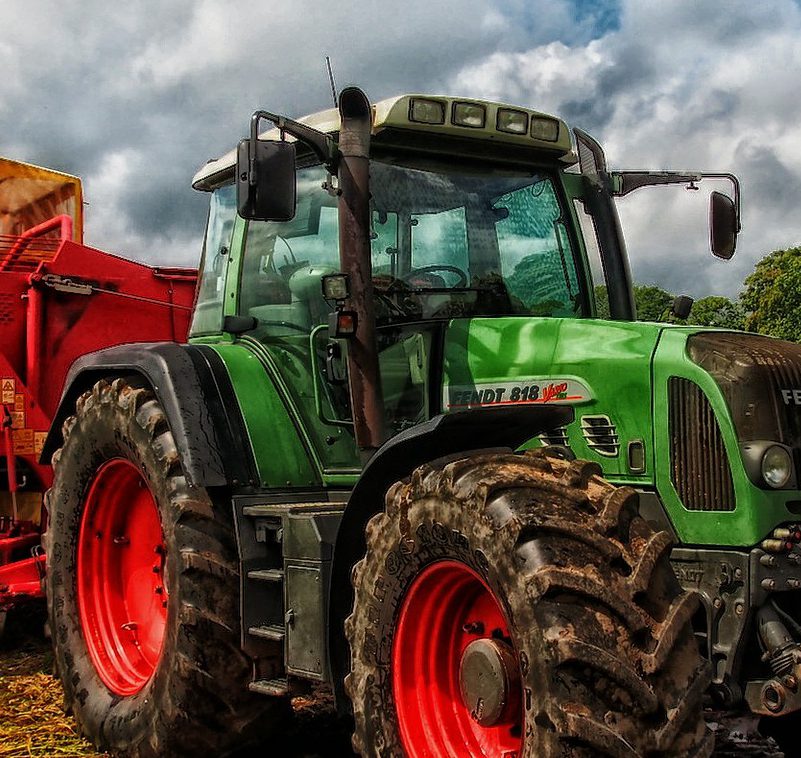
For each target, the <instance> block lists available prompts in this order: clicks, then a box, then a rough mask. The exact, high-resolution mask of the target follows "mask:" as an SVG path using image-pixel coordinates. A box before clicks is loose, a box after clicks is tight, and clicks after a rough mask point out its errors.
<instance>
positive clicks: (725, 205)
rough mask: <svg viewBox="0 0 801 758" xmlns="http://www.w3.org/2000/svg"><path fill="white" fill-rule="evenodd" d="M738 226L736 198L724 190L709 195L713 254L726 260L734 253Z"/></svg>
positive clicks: (710, 235)
mask: <svg viewBox="0 0 801 758" xmlns="http://www.w3.org/2000/svg"><path fill="white" fill-rule="evenodd" d="M738 226H739V224H738V220H737V209H736V207H735V204H734V200H732V199H731V198H730V197H729V196H728V195H725V194H724V193H723V192H717V191H715V192H713V193H712V194H711V195H710V196H709V244H710V247H711V248H712V255H714V256H715V257H716V258H721V259H723V260H724V261H727V260H729V259H730V258H731V257H732V256H733V255H734V249H735V247H736V246H737V232H738V231H739V229H738Z"/></svg>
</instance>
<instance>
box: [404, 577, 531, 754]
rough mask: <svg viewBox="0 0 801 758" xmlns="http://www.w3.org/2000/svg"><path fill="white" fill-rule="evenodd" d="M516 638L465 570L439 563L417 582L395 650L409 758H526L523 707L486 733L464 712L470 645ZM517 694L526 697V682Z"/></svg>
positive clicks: (487, 591) (486, 728)
mask: <svg viewBox="0 0 801 758" xmlns="http://www.w3.org/2000/svg"><path fill="white" fill-rule="evenodd" d="M509 637H510V635H509V625H508V623H507V621H506V617H505V614H504V612H503V610H502V609H501V606H500V604H499V603H498V600H497V598H496V597H495V595H494V594H493V592H492V590H491V589H490V588H489V586H488V585H487V583H486V582H485V581H484V580H483V579H482V578H481V577H480V576H479V575H478V574H477V573H476V572H475V571H473V570H472V569H470V568H469V567H468V566H466V565H465V564H463V563H458V562H457V561H440V562H437V563H433V564H431V565H430V566H428V567H426V568H425V569H424V570H423V571H422V572H421V573H420V574H419V576H417V577H416V578H415V580H414V581H413V582H412V585H411V587H409V589H408V591H407V593H406V595H405V597H404V599H403V602H402V604H401V607H400V611H399V614H398V623H397V627H396V630H395V639H394V641H393V644H392V692H393V696H394V699H395V709H396V713H397V717H398V725H399V729H400V738H401V744H402V745H403V748H404V751H405V752H406V755H407V756H409V758H452V757H453V756H456V755H465V756H467V755H469V756H473V757H476V756H493V757H494V758H515V757H516V756H518V755H520V754H521V752H522V723H523V713H522V706H521V707H520V708H516V709H515V710H514V712H513V714H512V715H511V717H509V718H506V719H505V720H504V721H503V723H497V724H495V725H493V726H481V725H479V724H478V723H477V722H476V721H475V720H474V718H473V717H472V716H471V713H470V709H468V707H467V706H466V705H465V704H464V702H463V699H462V696H461V692H460V684H459V667H460V661H461V659H462V653H463V652H464V651H465V648H467V646H468V645H470V644H471V643H473V642H475V641H476V640H479V639H490V640H498V639H501V638H504V639H505V640H507V641H508V640H509ZM513 686H514V687H515V688H517V689H518V690H519V689H521V685H520V683H519V681H518V682H517V683H516V684H514V685H513ZM513 694H515V695H519V694H520V693H519V692H517V693H513ZM518 702H520V701H518Z"/></svg>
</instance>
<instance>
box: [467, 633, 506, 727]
mask: <svg viewBox="0 0 801 758" xmlns="http://www.w3.org/2000/svg"><path fill="white" fill-rule="evenodd" d="M519 689H520V669H519V667H518V665H517V661H516V660H515V654H514V651H513V650H512V648H511V647H510V646H509V645H507V644H506V643H505V642H503V641H502V640H495V639H486V638H484V639H478V640H474V641H473V642H471V643H470V644H469V645H468V646H467V647H466V648H465V649H464V652H463V653H462V660H461V662H460V663H459V690H460V692H461V695H462V702H463V703H464V706H465V708H467V710H468V711H469V712H470V717H471V718H472V719H473V720H474V721H475V722H476V723H477V724H480V725H481V726H494V725H495V724H499V723H502V722H505V721H509V720H510V716H511V717H512V718H513V717H514V715H515V714H516V711H517V706H518V705H519V702H517V703H515V702H514V701H515V700H518V701H519V698H516V697H515V695H516V693H517V692H518V691H519Z"/></svg>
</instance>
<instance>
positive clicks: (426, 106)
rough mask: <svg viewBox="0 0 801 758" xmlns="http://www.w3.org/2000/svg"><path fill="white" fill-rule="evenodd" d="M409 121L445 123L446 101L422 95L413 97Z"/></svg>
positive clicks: (410, 104)
mask: <svg viewBox="0 0 801 758" xmlns="http://www.w3.org/2000/svg"><path fill="white" fill-rule="evenodd" d="M409 121H417V123H419V124H444V123H445V103H443V102H442V101H441V100H428V99H427V98H422V97H415V98H412V101H411V102H410V103H409Z"/></svg>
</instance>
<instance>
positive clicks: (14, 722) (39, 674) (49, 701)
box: [0, 611, 782, 758]
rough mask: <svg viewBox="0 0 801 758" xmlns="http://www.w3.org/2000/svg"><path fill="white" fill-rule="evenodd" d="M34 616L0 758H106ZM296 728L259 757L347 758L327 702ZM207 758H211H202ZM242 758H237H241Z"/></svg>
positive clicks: (735, 740)
mask: <svg viewBox="0 0 801 758" xmlns="http://www.w3.org/2000/svg"><path fill="white" fill-rule="evenodd" d="M42 627H43V619H42V617H41V614H40V613H38V612H37V611H27V612H23V613H17V614H15V615H12V616H10V617H9V622H8V626H7V628H6V634H5V637H4V638H3V640H1V641H0V758H84V757H86V758H108V757H107V756H105V755H104V754H102V753H97V752H96V751H95V750H94V749H93V748H92V745H91V744H90V743H89V742H87V741H86V740H84V739H83V738H82V737H81V736H80V734H79V732H78V729H77V725H76V724H75V721H74V720H73V719H72V718H70V717H69V716H66V715H65V714H64V711H63V710H62V707H61V706H62V699H61V687H60V685H59V683H58V681H57V680H56V679H54V678H53V676H52V674H51V672H52V666H53V658H52V655H51V653H50V647H49V643H48V642H47V640H46V639H45V638H44V635H43V633H42V631H41V630H42ZM293 705H294V706H295V713H296V717H297V718H296V723H295V724H294V725H293V726H292V729H291V733H289V734H287V735H286V740H285V741H284V743H283V744H281V745H276V744H275V742H273V743H272V744H271V745H269V746H265V755H275V756H282V757H283V758H348V756H351V755H352V753H351V751H350V750H349V739H348V736H347V735H346V734H344V732H343V730H342V729H341V728H338V726H337V724H336V723H335V721H334V718H333V715H332V710H331V703H330V698H327V697H325V696H324V695H323V696H320V695H319V694H318V695H316V696H315V695H314V694H312V695H310V696H308V697H299V698H296V699H295V701H294V703H293ZM707 721H708V722H709V723H710V724H711V725H712V727H713V729H715V731H716V733H717V748H716V750H715V753H714V755H715V758H741V757H743V758H744V757H745V756H764V757H765V758H780V756H781V755H782V753H781V752H779V751H778V750H776V748H775V746H774V745H773V743H772V742H771V741H770V740H766V739H764V738H762V737H760V736H759V735H758V734H757V733H756V720H755V719H749V718H743V717H739V716H732V715H728V714H723V713H719V712H715V713H713V712H709V713H707ZM208 758H212V757H211V756H209V757H208ZM243 758H244V757H243Z"/></svg>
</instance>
